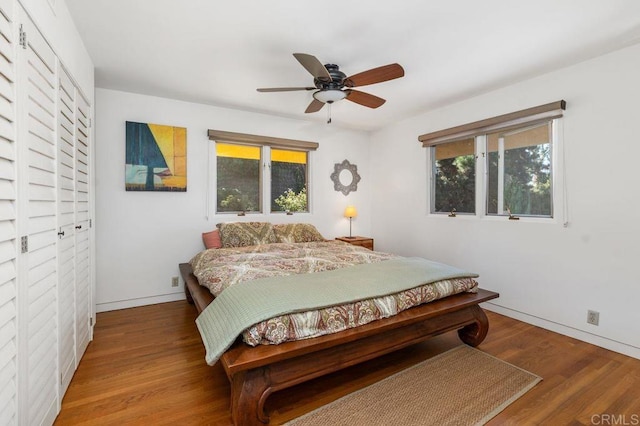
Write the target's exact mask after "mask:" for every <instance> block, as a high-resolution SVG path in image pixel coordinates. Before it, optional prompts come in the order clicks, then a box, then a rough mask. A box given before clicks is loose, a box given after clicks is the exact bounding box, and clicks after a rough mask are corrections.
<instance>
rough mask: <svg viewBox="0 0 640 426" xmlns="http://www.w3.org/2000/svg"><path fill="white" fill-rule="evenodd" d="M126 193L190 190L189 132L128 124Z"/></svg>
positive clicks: (179, 129) (158, 126)
mask: <svg viewBox="0 0 640 426" xmlns="http://www.w3.org/2000/svg"><path fill="white" fill-rule="evenodd" d="M126 144H127V152H126V165H125V187H126V190H127V191H173V192H186V190H187V129H186V128H184V127H172V126H163V125H160V124H149V123H136V122H132V121H127V122H126Z"/></svg>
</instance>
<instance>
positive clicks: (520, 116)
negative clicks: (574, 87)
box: [418, 100, 567, 147]
mask: <svg viewBox="0 0 640 426" xmlns="http://www.w3.org/2000/svg"><path fill="white" fill-rule="evenodd" d="M566 106H567V103H566V102H565V101H564V100H560V101H556V102H551V103H548V104H544V105H539V106H536V107H533V108H527V109H523V110H521V111H516V112H512V113H509V114H503V115H499V116H496V117H492V118H487V119H484V120H479V121H474V122H473V123H467V124H462V125H460V126H456V127H450V128H448V129H444V130H438V131H437V132H431V133H425V134H424V135H420V136H418V140H419V141H420V142H421V143H422V146H423V147H430V146H434V145H438V144H441V143H446V142H453V141H456V140H460V139H466V138H472V137H475V136H478V135H481V134H486V133H491V132H496V131H498V130H509V129H511V128H517V127H522V126H525V125H533V124H536V123H539V122H543V121H547V120H551V119H554V118H559V117H562V112H563V111H564V110H565V109H566Z"/></svg>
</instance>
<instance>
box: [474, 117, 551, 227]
mask: <svg viewBox="0 0 640 426" xmlns="http://www.w3.org/2000/svg"><path fill="white" fill-rule="evenodd" d="M486 144H487V149H486V151H485V152H486V153H487V155H486V164H487V166H486V169H487V214H507V215H509V214H512V215H519V216H548V217H550V216H552V213H553V210H552V191H551V149H552V145H551V122H550V121H549V122H546V123H542V124H538V125H534V126H530V127H525V128H521V129H514V130H510V131H507V132H496V133H491V134H489V135H487V137H486Z"/></svg>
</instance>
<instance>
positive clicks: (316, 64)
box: [293, 53, 332, 81]
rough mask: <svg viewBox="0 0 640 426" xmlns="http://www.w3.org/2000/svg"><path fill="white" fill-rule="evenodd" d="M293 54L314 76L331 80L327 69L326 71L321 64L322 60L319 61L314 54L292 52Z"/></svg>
mask: <svg viewBox="0 0 640 426" xmlns="http://www.w3.org/2000/svg"><path fill="white" fill-rule="evenodd" d="M293 56H294V57H295V58H296V59H297V60H298V62H300V64H301V65H302V66H303V67H305V69H306V70H307V71H309V72H310V73H311V75H312V76H314V77H315V78H317V79H320V80H327V81H331V80H332V79H331V74H329V71H327V69H326V68H325V67H324V65H322V62H320V61H319V60H318V58H316V57H315V56H313V55H308V54H306V53H294V54H293Z"/></svg>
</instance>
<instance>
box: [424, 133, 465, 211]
mask: <svg viewBox="0 0 640 426" xmlns="http://www.w3.org/2000/svg"><path fill="white" fill-rule="evenodd" d="M432 150H433V153H432V154H433V155H432V156H431V158H432V161H433V164H432V170H433V171H434V175H435V176H434V179H433V180H432V182H433V191H432V194H433V199H432V204H431V205H432V206H433V208H432V210H431V211H432V212H453V211H455V212H458V213H475V211H476V153H475V140H474V139H473V138H470V139H465V140H461V141H455V142H450V143H446V144H441V145H436V146H434V147H433V148H432Z"/></svg>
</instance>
